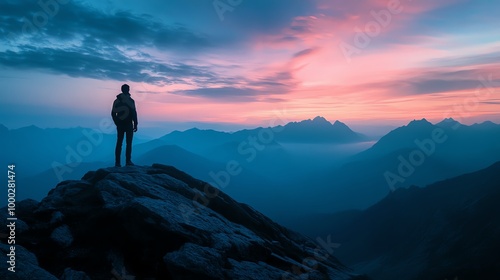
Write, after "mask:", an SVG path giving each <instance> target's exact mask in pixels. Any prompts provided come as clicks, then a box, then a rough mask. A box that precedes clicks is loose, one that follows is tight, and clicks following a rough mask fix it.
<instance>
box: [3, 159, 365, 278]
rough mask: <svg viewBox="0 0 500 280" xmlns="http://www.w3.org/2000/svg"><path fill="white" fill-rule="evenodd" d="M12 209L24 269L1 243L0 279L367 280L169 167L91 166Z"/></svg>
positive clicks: (311, 244)
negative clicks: (13, 264)
mask: <svg viewBox="0 0 500 280" xmlns="http://www.w3.org/2000/svg"><path fill="white" fill-rule="evenodd" d="M0 211H1V214H0V215H3V216H2V218H3V219H5V218H6V216H5V215H6V212H7V211H6V209H5V208H3V209H1V210H0ZM16 215H17V217H18V221H17V224H18V230H17V236H16V241H17V244H16V250H17V251H16V252H18V259H17V270H18V272H16V273H15V274H14V273H11V272H8V271H7V269H6V267H5V266H6V254H7V253H8V249H9V248H8V246H7V245H5V244H0V245H1V246H0V251H2V253H1V257H0V263H1V265H0V266H1V267H0V269H1V270H0V278H2V279H134V278H132V277H135V279H304V278H303V277H307V279H365V278H364V277H360V276H356V275H354V274H353V273H352V272H351V271H350V270H349V269H348V268H346V267H345V266H343V265H342V264H341V263H339V262H338V261H337V259H335V257H333V256H331V254H330V255H329V254H328V252H326V251H324V250H323V249H322V248H319V246H318V245H317V244H315V243H314V242H313V241H311V240H310V239H307V238H306V237H304V236H302V235H300V234H298V233H295V232H293V231H290V230H288V229H286V228H284V227H282V226H280V225H278V224H276V223H274V222H273V221H271V220H270V219H269V218H267V217H265V216H264V215H262V214H261V213H259V212H257V211H255V210H254V209H252V208H251V207H249V206H248V205H245V204H241V203H238V202H236V201H235V200H233V199H232V198H231V197H229V196H227V195H226V194H224V193H223V192H221V191H218V190H216V189H214V188H213V187H212V186H210V185H208V184H207V183H205V182H203V181H200V180H197V179H195V178H193V177H191V176H189V175H188V174H186V173H183V172H182V171H179V170H177V169H176V168H174V167H171V166H165V165H160V164H154V165H152V166H135V167H124V168H114V167H113V168H104V169H99V170H97V171H91V172H88V173H87V174H86V175H85V176H83V178H82V179H81V180H76V181H64V182H61V183H60V184H58V185H57V186H56V187H55V188H54V189H52V190H51V191H50V192H49V194H48V195H47V197H46V198H44V199H43V200H42V201H41V202H40V203H38V202H36V201H34V200H25V201H22V202H19V203H18V205H17V212H16ZM1 231H2V233H5V229H4V228H3V229H1ZM325 249H327V250H328V248H325ZM330 253H331V252H330Z"/></svg>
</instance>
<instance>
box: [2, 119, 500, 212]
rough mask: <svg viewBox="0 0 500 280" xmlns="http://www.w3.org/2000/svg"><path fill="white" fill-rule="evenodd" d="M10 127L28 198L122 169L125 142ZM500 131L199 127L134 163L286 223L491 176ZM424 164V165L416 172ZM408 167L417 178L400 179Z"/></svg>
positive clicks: (141, 151)
mask: <svg viewBox="0 0 500 280" xmlns="http://www.w3.org/2000/svg"><path fill="white" fill-rule="evenodd" d="M2 127H3V126H2ZM2 127H0V152H1V153H2V155H5V156H2V158H1V160H0V161H2V163H3V164H4V165H6V164H8V163H12V162H14V163H16V164H17V165H18V174H19V175H18V176H19V177H18V179H19V182H20V183H21V182H25V184H24V186H25V187H24V188H23V190H20V194H21V195H22V197H31V198H35V199H41V198H42V197H43V196H44V195H45V194H46V193H47V192H48V190H49V189H50V188H51V187H52V186H53V185H54V184H57V183H58V182H60V181H61V180H67V179H77V178H79V176H81V175H82V174H83V173H84V171H85V170H88V169H95V168H101V167H105V166H111V165H112V164H113V158H114V146H115V141H116V136H115V135H112V134H101V135H98V134H96V133H97V132H96V131H93V130H90V129H86V128H71V129H40V128H37V127H34V126H31V127H26V128H21V129H13V130H8V129H6V128H5V127H3V128H2ZM499 127H500V126H499V125H497V124H494V123H491V122H485V123H482V124H476V125H471V126H467V125H462V124H459V123H458V122H456V121H455V120H453V119H447V120H444V121H442V122H440V123H437V124H435V125H433V124H431V123H430V122H428V121H426V120H425V119H424V120H419V121H412V122H410V123H409V124H408V125H406V126H403V127H400V128H397V129H395V130H393V131H391V132H390V133H388V134H387V135H385V136H384V137H382V138H381V139H380V140H379V141H378V142H376V143H374V144H373V143H372V142H363V141H366V140H367V138H366V137H365V136H363V135H361V134H359V133H356V132H354V131H352V130H351V129H350V128H348V127H347V126H346V125H345V124H343V123H341V122H339V121H336V122H334V123H333V124H332V123H330V122H329V121H327V120H326V119H324V118H322V117H316V118H314V119H309V120H304V121H300V122H292V123H288V124H286V125H284V126H275V127H270V128H255V129H246V130H240V131H236V132H233V133H227V132H220V131H215V130H200V129H196V128H193V129H189V130H186V131H174V132H171V133H169V134H166V135H165V136H163V137H160V138H158V139H154V140H151V141H144V140H141V139H140V138H138V139H135V140H134V144H135V145H134V148H133V160H134V161H136V163H137V164H152V163H154V162H161V163H165V164H171V165H174V166H178V167H179V168H181V169H182V170H184V171H186V172H189V173H190V174H193V175H194V176H196V177H199V178H200V179H203V180H207V181H211V182H214V181H217V180H219V182H220V183H221V184H222V185H224V190H225V191H226V192H227V193H228V194H230V195H231V196H233V197H235V198H236V199H238V200H240V201H243V202H245V203H249V204H251V205H252V206H254V207H256V208H257V209H259V210H261V211H263V212H265V213H266V214H268V215H270V216H271V217H273V218H275V219H278V220H280V221H283V220H285V219H288V218H290V217H295V216H296V215H301V214H303V213H304V212H311V213H312V212H318V211H319V212H332V211H340V210H348V209H364V208H366V207H369V206H370V205H372V204H374V203H376V202H377V201H379V200H380V199H382V198H383V197H384V196H385V195H386V194H387V193H388V192H390V191H391V190H394V189H398V188H404V187H408V186H410V185H419V186H425V185H426V184H429V183H432V182H434V181H437V180H442V179H446V178H451V177H454V176H457V175H460V174H463V173H466V172H471V171H475V170H479V169H481V168H485V167H486V166H488V165H489V164H492V163H493V162H495V161H498V160H500V142H499V141H497V139H500V138H499V137H500V128H499ZM436 129H440V131H438V132H440V134H439V135H437V136H440V137H444V138H446V140H445V141H444V142H442V143H437V142H436V143H434V144H432V143H430V142H429V141H428V140H429V139H431V140H432V137H433V133H435V132H434V131H435V130H436ZM441 130H442V131H441ZM417 140H418V141H419V142H418V143H420V146H421V147H420V146H419V145H417V142H416V141H417ZM432 141H434V140H432ZM433 145H434V146H433ZM422 147H423V149H426V150H425V151H422ZM429 151H432V153H429ZM356 152H361V153H359V154H355V153H356ZM425 152H427V153H429V155H427V154H426V153H425ZM410 155H413V158H412V159H411V160H410ZM420 155H424V157H422V158H421V159H419V158H418V156H420ZM78 160H79V161H78ZM415 160H420V161H423V162H422V163H421V164H420V163H419V162H417V163H419V164H418V166H407V165H408V163H407V162H410V163H411V161H415ZM228 163H236V164H237V166H238V170H239V168H241V172H238V174H237V175H236V176H235V175H230V176H228V173H227V167H228ZM400 166H402V168H403V169H405V168H408V169H409V171H408V172H407V173H411V174H406V173H405V174H400V172H399V171H398V169H401V168H400ZM412 169H414V170H412ZM410 171H411V172H410ZM387 174H389V175H387ZM407 175H408V176H407ZM388 178H389V179H388ZM4 195H5V194H4ZM24 195H26V196H24ZM0 198H1V197H0ZM1 201H5V200H1ZM0 205H4V204H2V203H0Z"/></svg>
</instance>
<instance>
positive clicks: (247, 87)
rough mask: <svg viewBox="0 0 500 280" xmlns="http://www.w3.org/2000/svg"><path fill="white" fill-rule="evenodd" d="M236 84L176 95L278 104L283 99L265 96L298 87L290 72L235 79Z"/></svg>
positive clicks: (181, 92) (283, 92) (188, 91)
mask: <svg viewBox="0 0 500 280" xmlns="http://www.w3.org/2000/svg"><path fill="white" fill-rule="evenodd" d="M234 82H236V83H237V85H234V86H224V87H212V88H199V89H194V90H181V91H177V92H174V93H175V94H180V95H189V96H202V97H206V98H216V99H224V100H227V101H230V102H248V101H262V102H276V100H281V99H278V98H267V97H265V96H268V95H280V94H286V93H288V92H289V91H291V90H293V89H294V88H295V86H296V82H295V81H294V79H293V77H292V75H291V73H289V72H277V73H274V74H271V75H269V76H266V77H261V78H257V79H255V80H249V79H245V78H243V77H240V78H239V79H235V80H234ZM227 84H229V83H227Z"/></svg>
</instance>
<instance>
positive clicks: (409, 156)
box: [302, 119, 500, 212]
mask: <svg viewBox="0 0 500 280" xmlns="http://www.w3.org/2000/svg"><path fill="white" fill-rule="evenodd" d="M498 139H500V125H497V124H494V123H491V122H485V123H482V124H475V125H470V126H467V125H463V124H460V123H458V122H457V121H455V120H453V119H448V120H445V121H444V122H440V123H438V124H436V125H434V124H432V123H430V122H428V121H427V120H425V119H422V120H415V121H412V122H410V123H409V124H408V125H406V126H403V127H400V128H397V129H395V130H393V131H391V132H390V133H388V134H387V135H385V136H384V137H382V138H381V139H380V140H379V141H378V142H377V143H375V144H374V145H373V146H372V147H371V148H369V149H367V150H366V151H363V152H361V153H359V154H357V155H355V156H353V157H352V158H350V159H349V160H348V161H349V162H348V163H346V164H344V165H343V166H342V167H340V168H332V169H331V170H330V171H329V172H318V173H316V174H314V175H313V176H308V177H307V178H305V179H304V180H303V182H302V183H303V184H305V183H306V182H307V183H308V184H309V185H312V186H313V187H312V188H308V191H307V193H304V194H302V195H304V197H306V198H307V199H313V198H312V196H311V194H313V193H315V194H320V193H321V194H322V196H321V197H322V198H323V199H321V198H320V199H319V200H316V210H317V211H320V212H328V211H330V212H331V211H340V210H349V209H364V208H366V207H368V206H370V205H372V204H374V203H376V202H377V201H379V200H380V199H382V198H383V197H384V196H386V195H387V193H389V192H390V191H392V190H395V189H398V188H406V187H409V186H411V185H416V186H420V187H423V186H425V185H427V184H430V183H433V182H436V181H439V180H444V179H447V178H452V177H455V176H458V175H461V174H464V173H468V172H473V171H477V170H480V169H483V168H486V167H487V166H489V165H491V164H493V163H494V162H496V161H498V160H500V141H498ZM436 140H438V141H436Z"/></svg>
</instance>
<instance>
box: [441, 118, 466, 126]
mask: <svg viewBox="0 0 500 280" xmlns="http://www.w3.org/2000/svg"><path fill="white" fill-rule="evenodd" d="M436 125H437V126H440V127H446V128H450V127H452V128H457V127H459V126H461V125H462V124H461V123H460V122H458V121H456V120H455V119H453V118H445V119H444V120H442V121H440V122H438V123H437V124H436Z"/></svg>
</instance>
